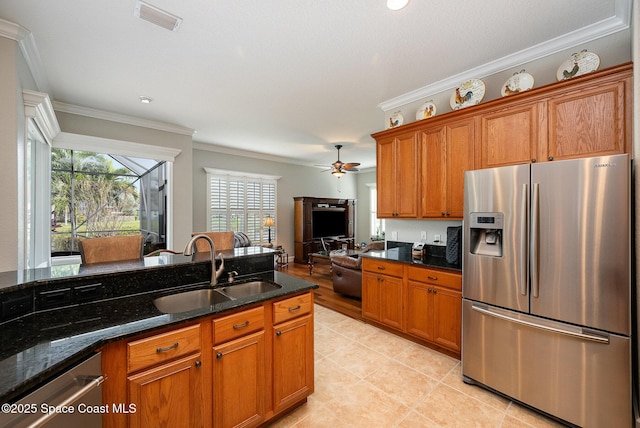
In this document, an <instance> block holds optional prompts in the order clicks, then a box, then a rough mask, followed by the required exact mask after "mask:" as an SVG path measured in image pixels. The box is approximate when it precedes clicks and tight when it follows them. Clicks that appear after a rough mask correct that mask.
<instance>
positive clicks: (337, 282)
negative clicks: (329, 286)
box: [331, 241, 384, 299]
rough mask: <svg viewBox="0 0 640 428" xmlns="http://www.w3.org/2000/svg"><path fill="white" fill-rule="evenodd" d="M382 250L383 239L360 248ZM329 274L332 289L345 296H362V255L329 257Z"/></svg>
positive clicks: (359, 297) (364, 251) (365, 250)
mask: <svg viewBox="0 0 640 428" xmlns="http://www.w3.org/2000/svg"><path fill="white" fill-rule="evenodd" d="M373 250H384V241H380V242H372V243H370V244H367V246H366V247H365V248H364V250H362V252H363V253H366V252H368V251H373ZM331 276H332V279H333V291H335V292H336V293H340V294H344V295H345V296H350V297H356V298H358V299H361V298H362V257H360V256H359V255H358V256H355V257H349V256H344V255H335V256H332V257H331Z"/></svg>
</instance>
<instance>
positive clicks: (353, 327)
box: [330, 317, 380, 340]
mask: <svg viewBox="0 0 640 428" xmlns="http://www.w3.org/2000/svg"><path fill="white" fill-rule="evenodd" d="M330 327H331V329H332V330H334V331H336V332H337V333H340V334H341V335H343V336H345V337H348V338H349V339H351V340H358V339H360V338H362V337H366V336H368V335H370V334H372V333H375V332H376V331H380V329H378V328H376V327H374V326H372V325H370V324H367V323H364V322H362V321H358V320H354V319H353V318H349V317H344V320H342V322H339V323H335V324H331V326H330Z"/></svg>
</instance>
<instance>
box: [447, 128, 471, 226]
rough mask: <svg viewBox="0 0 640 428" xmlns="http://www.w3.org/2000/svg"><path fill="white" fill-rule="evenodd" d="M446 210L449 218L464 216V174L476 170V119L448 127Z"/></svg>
mask: <svg viewBox="0 0 640 428" xmlns="http://www.w3.org/2000/svg"><path fill="white" fill-rule="evenodd" d="M445 133H446V138H447V145H446V150H445V152H446V160H447V162H446V210H445V211H444V216H445V217H447V218H460V219H461V218H462V216H463V214H464V209H463V208H464V207H463V205H464V173H465V171H470V170H472V169H474V139H475V135H474V133H475V122H474V119H470V120H465V121H461V122H457V123H453V124H451V125H447V126H446V131H445Z"/></svg>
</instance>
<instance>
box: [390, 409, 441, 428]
mask: <svg viewBox="0 0 640 428" xmlns="http://www.w3.org/2000/svg"><path fill="white" fill-rule="evenodd" d="M441 426H442V425H438V424H437V423H435V422H434V421H432V420H431V419H429V418H427V417H425V416H422V415H421V414H420V413H416V412H409V414H408V415H407V417H406V418H404V419H403V420H401V421H400V423H398V425H397V428H427V427H428V428H440V427H441Z"/></svg>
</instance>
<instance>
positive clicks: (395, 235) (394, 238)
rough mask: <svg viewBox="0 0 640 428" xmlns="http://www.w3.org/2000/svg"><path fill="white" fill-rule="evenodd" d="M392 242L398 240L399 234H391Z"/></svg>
mask: <svg viewBox="0 0 640 428" xmlns="http://www.w3.org/2000/svg"><path fill="white" fill-rule="evenodd" d="M391 240H392V241H397V240H398V232H391Z"/></svg>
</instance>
